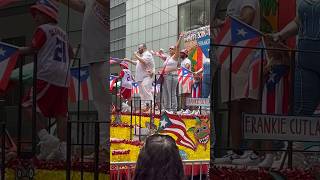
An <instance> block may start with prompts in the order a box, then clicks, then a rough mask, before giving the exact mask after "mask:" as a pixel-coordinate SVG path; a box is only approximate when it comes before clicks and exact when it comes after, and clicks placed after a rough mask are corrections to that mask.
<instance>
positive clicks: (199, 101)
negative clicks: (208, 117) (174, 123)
mask: <svg viewBox="0 0 320 180" xmlns="http://www.w3.org/2000/svg"><path fill="white" fill-rule="evenodd" d="M186 104H187V106H202V107H210V99H209V98H187V99H186Z"/></svg>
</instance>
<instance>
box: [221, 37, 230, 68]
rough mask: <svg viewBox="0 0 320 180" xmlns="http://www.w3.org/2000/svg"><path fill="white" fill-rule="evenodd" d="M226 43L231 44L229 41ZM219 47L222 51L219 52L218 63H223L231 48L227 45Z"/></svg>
mask: <svg viewBox="0 0 320 180" xmlns="http://www.w3.org/2000/svg"><path fill="white" fill-rule="evenodd" d="M228 45H232V44H231V42H230V43H229V44H228ZM220 48H223V51H222V53H221V54H220V56H219V58H218V59H219V62H220V64H223V63H224V62H225V61H226V60H227V57H228V56H229V55H230V51H231V50H230V49H231V48H227V47H220Z"/></svg>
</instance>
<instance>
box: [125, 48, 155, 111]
mask: <svg viewBox="0 0 320 180" xmlns="http://www.w3.org/2000/svg"><path fill="white" fill-rule="evenodd" d="M134 59H136V60H130V59H127V58H125V60H126V61H127V62H130V63H132V64H134V65H136V75H135V81H136V82H138V84H139V94H140V98H141V101H142V102H141V103H142V106H143V107H142V111H144V112H145V111H148V110H149V109H150V105H151V104H149V103H150V102H152V100H153V88H152V82H153V80H154V79H153V75H154V73H155V65H154V59H153V56H152V54H151V53H150V52H149V51H148V49H147V46H146V44H140V45H139V46H138V52H135V53H134Z"/></svg>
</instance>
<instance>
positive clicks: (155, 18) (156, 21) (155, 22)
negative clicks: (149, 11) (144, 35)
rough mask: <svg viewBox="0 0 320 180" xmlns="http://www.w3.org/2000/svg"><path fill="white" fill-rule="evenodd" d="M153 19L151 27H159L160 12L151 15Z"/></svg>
mask: <svg viewBox="0 0 320 180" xmlns="http://www.w3.org/2000/svg"><path fill="white" fill-rule="evenodd" d="M152 16H153V17H152V18H153V19H152V23H153V26H158V25H160V12H157V13H154V14H153V15H152Z"/></svg>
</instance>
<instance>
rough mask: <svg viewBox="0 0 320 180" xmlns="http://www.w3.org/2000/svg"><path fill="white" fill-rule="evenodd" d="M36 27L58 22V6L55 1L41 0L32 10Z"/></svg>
mask: <svg viewBox="0 0 320 180" xmlns="http://www.w3.org/2000/svg"><path fill="white" fill-rule="evenodd" d="M30 12H31V15H32V17H33V19H34V21H35V23H36V25H42V24H47V23H55V24H56V23H57V22H58V4H57V2H56V1H55V0H39V1H37V2H36V4H35V5H33V6H31V8H30Z"/></svg>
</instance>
